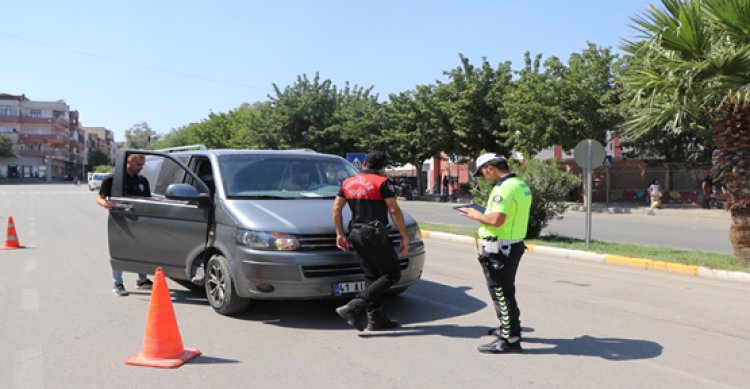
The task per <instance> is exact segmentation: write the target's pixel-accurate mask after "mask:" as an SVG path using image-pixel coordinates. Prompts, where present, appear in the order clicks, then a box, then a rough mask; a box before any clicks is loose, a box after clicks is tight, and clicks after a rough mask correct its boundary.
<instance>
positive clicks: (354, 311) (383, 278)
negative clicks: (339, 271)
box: [332, 151, 409, 331]
mask: <svg viewBox="0 0 750 389" xmlns="http://www.w3.org/2000/svg"><path fill="white" fill-rule="evenodd" d="M386 164H387V158H386V155H385V153H383V152H379V151H377V152H373V153H370V154H367V156H366V157H365V162H364V164H363V170H362V172H361V173H359V174H357V175H356V176H354V177H350V178H347V179H346V180H345V181H344V182H343V183H342V184H341V189H340V190H339V194H338V196H336V200H334V202H333V210H332V212H333V223H334V225H335V226H336V246H338V247H339V248H340V249H342V250H348V249H349V248H350V247H352V248H354V250H355V251H356V252H357V255H358V256H359V262H360V266H361V267H362V271H363V272H364V275H365V289H364V290H363V291H361V292H360V293H358V294H357V296H356V297H355V298H354V299H352V300H351V301H349V302H348V303H347V304H346V305H343V306H340V307H338V308H336V313H338V314H339V316H341V317H342V318H343V319H345V320H346V321H347V323H349V325H350V326H352V327H354V328H356V329H357V330H359V331H362V330H363V329H364V328H365V326H366V327H367V329H368V330H370V331H378V330H383V329H390V328H395V327H398V326H399V323H398V322H396V321H393V320H391V319H389V318H388V317H386V315H385V313H384V312H383V308H382V306H381V305H380V297H381V296H382V295H383V293H385V292H386V291H387V290H388V289H389V288H390V287H391V286H393V285H394V284H395V283H396V282H398V280H399V279H401V268H400V267H399V262H398V256H405V255H406V253H407V252H408V251H409V235H408V234H407V232H406V224H405V223H404V214H403V213H402V212H401V208H400V207H399V206H398V203H397V202H396V193H395V188H394V186H393V183H391V181H389V180H388V178H387V177H385V175H384V174H385V166H386ZM346 204H348V205H349V208H350V209H351V211H352V218H351V221H350V222H349V235H348V236H347V235H346V234H345V231H344V222H343V218H342V212H343V209H344V205H346ZM389 213H390V215H391V219H392V220H393V223H394V224H395V225H396V228H397V229H398V232H399V233H400V234H401V243H400V247H399V253H398V255H396V252H395V250H394V249H393V242H392V241H391V239H390V238H389V237H388V235H389V233H390V231H391V227H390V225H389V224H388V214H389ZM365 312H366V315H365ZM365 316H366V323H365Z"/></svg>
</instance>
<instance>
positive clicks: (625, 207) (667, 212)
mask: <svg viewBox="0 0 750 389" xmlns="http://www.w3.org/2000/svg"><path fill="white" fill-rule="evenodd" d="M566 204H567V205H568V212H586V206H584V205H583V204H581V203H566ZM591 212H596V213H629V214H643V215H650V216H684V217H702V218H703V217H709V218H715V219H726V220H727V221H729V219H731V215H730V213H729V211H725V210H723V209H715V208H714V209H703V208H701V207H700V206H697V205H682V204H665V205H664V206H663V207H662V208H661V209H652V208H649V207H647V206H645V205H636V204H633V203H623V204H613V203H610V204H609V206H606V205H605V204H601V203H594V204H591Z"/></svg>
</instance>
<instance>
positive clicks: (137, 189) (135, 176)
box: [96, 154, 153, 297]
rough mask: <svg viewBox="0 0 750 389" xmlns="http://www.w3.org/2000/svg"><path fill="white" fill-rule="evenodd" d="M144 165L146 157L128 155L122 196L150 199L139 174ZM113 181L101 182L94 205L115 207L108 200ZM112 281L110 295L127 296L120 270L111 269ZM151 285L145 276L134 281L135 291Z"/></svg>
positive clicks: (140, 274) (139, 275)
mask: <svg viewBox="0 0 750 389" xmlns="http://www.w3.org/2000/svg"><path fill="white" fill-rule="evenodd" d="M145 163H146V157H145V156H144V155H143V154H129V155H128V159H127V163H126V166H125V173H126V174H125V181H124V182H123V187H122V189H123V195H125V196H134V197H151V187H150V186H149V184H148V179H146V177H144V176H142V175H140V174H139V173H140V172H141V170H143V165H144V164H145ZM113 180H114V176H112V175H110V176H108V177H107V178H105V179H104V181H102V186H101V188H100V189H99V196H98V197H97V198H96V203H97V204H99V206H101V207H103V208H106V209H112V208H114V207H115V203H114V202H112V201H111V200H110V199H109V197H110V196H112V181H113ZM112 281H113V282H114V284H115V287H114V289H112V293H114V294H115V295H116V296H120V297H123V296H127V295H128V291H127V290H125V286H124V285H123V281H122V270H117V269H114V268H113V269H112ZM152 285H153V282H151V280H149V279H148V277H146V275H145V274H143V273H138V279H137V280H136V281H135V286H136V289H151V286H152Z"/></svg>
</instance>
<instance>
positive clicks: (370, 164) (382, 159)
mask: <svg viewBox="0 0 750 389" xmlns="http://www.w3.org/2000/svg"><path fill="white" fill-rule="evenodd" d="M365 163H366V164H367V168H368V169H372V170H380V169H382V168H384V167H385V165H387V164H388V156H387V155H386V154H385V153H384V152H382V151H373V152H371V153H369V154H367V156H366V157H365Z"/></svg>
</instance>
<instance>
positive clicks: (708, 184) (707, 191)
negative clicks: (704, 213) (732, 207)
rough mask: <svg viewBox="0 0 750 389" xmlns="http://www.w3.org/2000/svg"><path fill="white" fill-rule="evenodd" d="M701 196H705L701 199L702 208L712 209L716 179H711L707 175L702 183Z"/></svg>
mask: <svg viewBox="0 0 750 389" xmlns="http://www.w3.org/2000/svg"><path fill="white" fill-rule="evenodd" d="M701 195H702V196H703V198H702V199H701V200H702V201H701V206H702V207H703V208H704V209H709V208H711V198H712V197H713V195H714V179H713V178H712V177H711V175H707V176H706V177H705V178H704V179H703V180H702V181H701Z"/></svg>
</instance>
